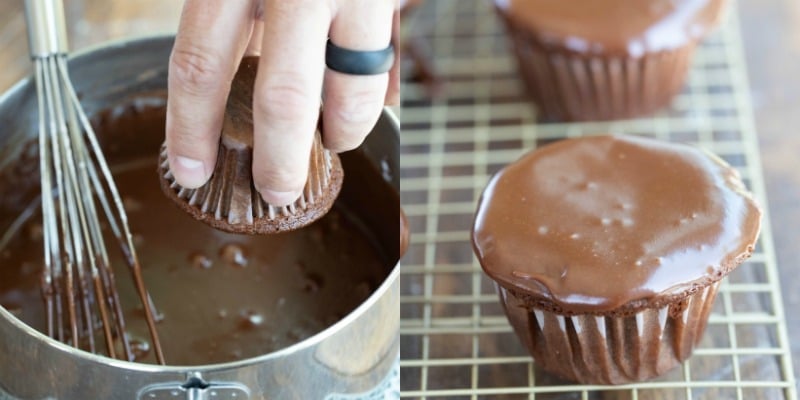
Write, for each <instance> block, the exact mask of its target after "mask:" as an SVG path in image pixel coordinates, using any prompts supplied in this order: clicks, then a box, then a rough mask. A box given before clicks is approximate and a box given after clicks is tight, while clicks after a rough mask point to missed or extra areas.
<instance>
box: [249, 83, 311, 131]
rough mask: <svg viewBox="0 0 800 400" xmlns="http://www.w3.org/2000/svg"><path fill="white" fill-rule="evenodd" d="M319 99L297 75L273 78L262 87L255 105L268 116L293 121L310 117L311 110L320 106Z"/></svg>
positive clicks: (258, 110)
mask: <svg viewBox="0 0 800 400" xmlns="http://www.w3.org/2000/svg"><path fill="white" fill-rule="evenodd" d="M319 101H320V100H319V96H318V95H315V94H314V91H313V90H308V89H307V87H306V85H304V84H302V83H299V82H298V81H297V78H296V77H291V78H290V77H287V78H282V79H271V82H270V83H268V84H266V85H265V86H264V87H263V89H261V91H260V93H259V96H258V98H257V99H256V101H255V102H254V107H255V108H256V111H257V112H260V113H261V114H262V115H263V116H264V117H266V118H270V119H276V120H281V121H286V120H290V121H291V120H300V119H304V118H308V117H309V113H310V112H314V111H315V110H317V109H318V108H319Z"/></svg>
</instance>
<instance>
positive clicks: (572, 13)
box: [494, 0, 725, 57]
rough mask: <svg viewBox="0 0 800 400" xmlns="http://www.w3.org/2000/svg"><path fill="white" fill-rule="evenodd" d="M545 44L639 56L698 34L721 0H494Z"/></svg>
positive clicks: (713, 21)
mask: <svg viewBox="0 0 800 400" xmlns="http://www.w3.org/2000/svg"><path fill="white" fill-rule="evenodd" d="M494 2H495V5H496V6H497V8H498V9H499V10H500V11H501V12H502V13H503V14H504V15H505V16H507V17H508V18H509V19H510V20H511V21H512V22H513V23H515V24H518V25H521V26H524V27H527V28H528V30H529V31H530V32H531V33H532V34H534V35H535V38H536V39H537V40H539V41H541V42H542V43H543V44H545V45H552V46H556V47H559V48H567V49H569V50H571V51H574V52H578V53H594V54H597V53H602V54H608V53H615V54H619V53H622V54H625V55H628V56H632V57H640V56H642V55H644V54H645V53H649V52H658V51H662V50H671V49H675V48H678V47H681V46H683V45H685V44H687V43H689V42H692V41H696V40H699V39H701V38H703V37H704V36H705V35H706V33H707V32H708V31H709V30H710V29H711V28H712V27H713V26H714V25H715V24H716V21H717V19H718V18H719V15H720V13H721V10H722V7H723V6H724V3H725V1H724V0H604V1H597V0H571V1H563V0H494Z"/></svg>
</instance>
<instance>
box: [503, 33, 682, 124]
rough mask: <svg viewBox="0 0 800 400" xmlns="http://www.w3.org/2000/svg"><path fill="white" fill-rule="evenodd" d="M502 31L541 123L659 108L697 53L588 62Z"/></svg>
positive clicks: (677, 88)
mask: <svg viewBox="0 0 800 400" xmlns="http://www.w3.org/2000/svg"><path fill="white" fill-rule="evenodd" d="M507 25H508V26H509V29H508V30H509V32H510V36H511V38H512V40H513V43H514V45H513V46H514V51H515V53H516V56H517V60H518V63H519V72H520V75H521V77H522V79H523V81H524V82H525V84H526V86H527V87H528V91H529V93H530V95H531V97H532V98H533V101H534V102H535V103H536V105H537V107H538V109H539V113H540V118H541V119H544V120H558V121H587V120H611V119H622V118H632V117H636V116H641V115H646V114H650V113H652V112H654V111H656V110H658V109H660V108H663V107H664V106H666V105H668V104H669V102H670V101H671V99H672V98H673V97H674V96H675V94H677V93H678V92H679V91H680V90H681V88H682V87H683V84H684V82H685V80H686V75H687V73H688V70H689V65H690V62H691V56H692V54H693V52H694V49H695V47H696V44H695V43H690V44H687V45H685V46H683V47H681V48H678V49H675V50H670V51H662V52H659V53H653V54H645V55H643V56H641V57H629V56H624V55H622V56H612V55H604V56H593V55H586V54H577V53H574V52H570V51H568V50H566V49H563V50H562V49H555V48H551V47H548V46H545V45H543V44H541V43H540V42H539V41H538V40H537V39H536V38H535V37H534V35H533V34H531V33H529V32H527V31H525V30H524V29H523V28H521V27H515V26H513V24H510V23H507Z"/></svg>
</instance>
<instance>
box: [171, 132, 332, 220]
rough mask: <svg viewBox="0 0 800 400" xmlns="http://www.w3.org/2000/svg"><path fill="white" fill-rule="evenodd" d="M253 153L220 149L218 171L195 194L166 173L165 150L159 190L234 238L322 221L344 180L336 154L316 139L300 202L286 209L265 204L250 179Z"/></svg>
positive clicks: (285, 207) (244, 150)
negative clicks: (160, 188)
mask: <svg viewBox="0 0 800 400" xmlns="http://www.w3.org/2000/svg"><path fill="white" fill-rule="evenodd" d="M252 157H253V155H252V150H251V149H228V148H226V147H225V146H224V145H220V149H219V152H218V155H217V167H216V168H215V171H214V174H213V175H212V176H211V178H210V179H209V181H208V182H207V183H206V184H205V185H203V186H201V187H199V188H197V189H187V188H184V187H182V186H180V185H179V184H178V183H177V182H176V181H175V177H174V176H173V175H172V172H171V171H170V169H169V161H168V160H167V153H166V147H162V149H161V155H160V160H159V161H160V164H159V174H160V175H161V178H162V179H161V181H162V188H163V190H164V192H165V193H166V194H167V196H168V197H170V198H172V199H173V200H174V201H176V202H177V203H178V204H179V205H180V206H181V207H182V208H184V210H185V211H187V212H189V213H190V214H191V215H192V216H194V217H195V218H197V219H199V220H201V221H203V222H205V223H207V224H209V225H211V226H213V227H215V228H217V229H221V230H224V231H228V232H234V233H249V234H253V233H275V232H283V231H289V230H293V229H296V228H299V227H301V226H305V225H307V224H309V223H311V222H313V221H314V220H316V219H318V218H320V217H322V216H323V215H325V214H326V213H327V212H328V210H329V209H330V208H331V206H332V205H333V202H334V201H335V199H336V196H337V194H338V193H339V190H340V189H341V185H342V181H343V174H342V168H341V162H340V160H339V157H338V156H337V155H336V154H333V153H331V152H330V151H328V150H327V149H325V148H324V147H323V145H322V139H321V138H320V135H319V134H316V135H315V139H314V142H313V145H312V151H311V158H310V164H309V170H308V179H307V181H306V184H305V187H304V189H303V192H302V194H301V195H300V197H299V198H298V199H297V200H295V201H294V202H293V203H291V204H289V205H286V206H275V205H272V204H269V203H267V202H265V201H264V200H263V199H262V198H261V195H260V194H259V192H258V191H257V190H256V188H255V185H254V184H253V179H252V171H251V165H252Z"/></svg>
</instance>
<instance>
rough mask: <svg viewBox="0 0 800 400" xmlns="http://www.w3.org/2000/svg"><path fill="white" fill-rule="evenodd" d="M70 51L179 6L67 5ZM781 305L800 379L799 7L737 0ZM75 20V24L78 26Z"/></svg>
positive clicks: (126, 33) (9, 26)
mask: <svg viewBox="0 0 800 400" xmlns="http://www.w3.org/2000/svg"><path fill="white" fill-rule="evenodd" d="M66 3H68V9H67V19H68V20H69V21H70V22H72V23H71V25H70V28H69V30H70V32H69V33H70V39H71V42H70V46H71V48H73V49H82V48H85V47H86V46H90V45H93V44H97V43H100V42H103V41H106V40H108V39H116V38H123V37H131V36H141V35H147V34H155V33H160V32H170V31H174V30H175V29H176V27H177V21H178V16H179V15H180V8H181V6H182V2H179V1H176V0H167V1H164V0H160V1H157V0H137V1H135V2H133V1H121V0H115V1H108V0H71V1H67V2H66ZM739 3H740V10H741V16H740V18H741V20H742V25H743V26H742V28H743V32H744V36H745V50H746V53H747V59H748V66H749V78H750V83H751V87H752V90H753V93H752V95H753V100H754V107H755V114H756V123H757V129H758V133H759V137H760V144H761V153H762V160H763V164H764V172H765V179H766V183H767V192H768V196H769V207H770V212H771V216H772V227H773V231H774V236H775V242H776V247H777V255H778V262H779V267H780V271H781V283H782V287H783V298H784V304H785V307H786V310H787V319H788V327H789V336H790V338H798V339H797V340H791V342H792V349H793V355H794V364H795V375H796V376H800V374H799V373H798V372H800V312H797V311H796V310H798V309H800V269H798V263H799V261H798V260H800V207H799V206H798V205H800V154H799V153H800V76H798V75H800V2H798V1H796V0H740V1H739ZM22 9H23V6H22V1H21V0H3V1H2V3H0V68H2V69H0V71H2V72H0V92H2V91H5V89H7V88H8V87H10V86H11V85H12V84H13V83H14V82H16V81H17V80H19V79H20V78H22V77H23V76H25V75H26V74H28V73H29V71H30V69H31V67H32V64H31V62H30V60H29V58H28V47H27V46H28V44H27V38H26V33H25V22H24V19H23V16H22V13H23V10H22ZM75 21H77V22H75Z"/></svg>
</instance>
